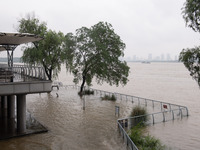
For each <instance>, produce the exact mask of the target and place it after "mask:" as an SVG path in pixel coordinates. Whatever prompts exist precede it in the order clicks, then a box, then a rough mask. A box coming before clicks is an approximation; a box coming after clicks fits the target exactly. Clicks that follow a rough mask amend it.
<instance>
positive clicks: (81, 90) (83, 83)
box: [80, 76, 86, 94]
mask: <svg viewBox="0 0 200 150" xmlns="http://www.w3.org/2000/svg"><path fill="white" fill-rule="evenodd" d="M85 80H86V77H85V76H83V82H82V84H81V89H80V94H83V88H84V85H85Z"/></svg>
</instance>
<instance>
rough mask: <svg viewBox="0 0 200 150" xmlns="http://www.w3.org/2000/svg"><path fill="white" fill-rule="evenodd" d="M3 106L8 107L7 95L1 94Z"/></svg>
mask: <svg viewBox="0 0 200 150" xmlns="http://www.w3.org/2000/svg"><path fill="white" fill-rule="evenodd" d="M1 108H7V99H6V96H1Z"/></svg>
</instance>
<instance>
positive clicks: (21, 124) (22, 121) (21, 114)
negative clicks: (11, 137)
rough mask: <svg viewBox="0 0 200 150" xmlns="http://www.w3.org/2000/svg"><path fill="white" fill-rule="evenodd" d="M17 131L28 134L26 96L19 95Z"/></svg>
mask: <svg viewBox="0 0 200 150" xmlns="http://www.w3.org/2000/svg"><path fill="white" fill-rule="evenodd" d="M17 131H18V132H19V133H24V132H26V95H25V94H21V95H17Z"/></svg>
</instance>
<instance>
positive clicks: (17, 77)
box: [0, 65, 47, 82]
mask: <svg viewBox="0 0 200 150" xmlns="http://www.w3.org/2000/svg"><path fill="white" fill-rule="evenodd" d="M38 80H47V77H46V74H45V71H44V68H43V67H34V66H25V65H13V67H12V68H9V67H7V66H6V65H0V82H26V81H38Z"/></svg>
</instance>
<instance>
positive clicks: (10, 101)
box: [7, 95, 15, 118]
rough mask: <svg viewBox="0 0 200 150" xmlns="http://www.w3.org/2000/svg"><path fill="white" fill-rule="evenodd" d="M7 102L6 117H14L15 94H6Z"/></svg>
mask: <svg viewBox="0 0 200 150" xmlns="http://www.w3.org/2000/svg"><path fill="white" fill-rule="evenodd" d="M7 103H8V118H15V96H14V95H9V96H7Z"/></svg>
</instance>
